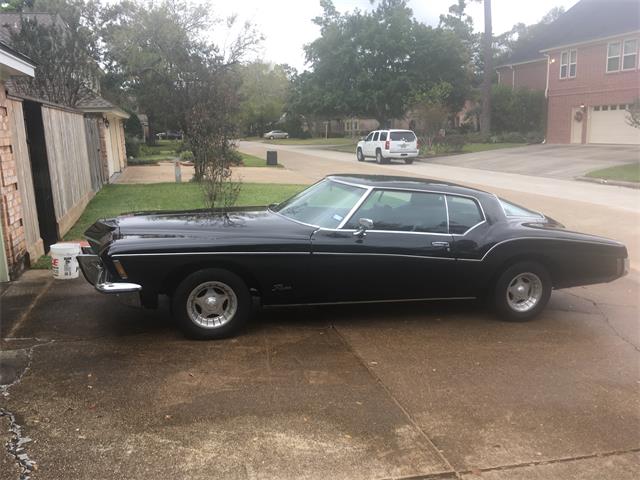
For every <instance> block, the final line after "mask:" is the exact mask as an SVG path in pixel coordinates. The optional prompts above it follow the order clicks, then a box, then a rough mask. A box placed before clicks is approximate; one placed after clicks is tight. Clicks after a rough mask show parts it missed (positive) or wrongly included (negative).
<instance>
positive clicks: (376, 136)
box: [373, 132, 379, 142]
mask: <svg viewBox="0 0 640 480" xmlns="http://www.w3.org/2000/svg"><path fill="white" fill-rule="evenodd" d="M378 133H379V132H376V133H374V134H373V141H374V142H377V141H378Z"/></svg>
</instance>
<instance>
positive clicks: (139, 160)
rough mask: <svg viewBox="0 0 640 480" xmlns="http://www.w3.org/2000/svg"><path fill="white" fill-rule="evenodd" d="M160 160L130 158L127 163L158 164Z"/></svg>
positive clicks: (132, 164) (133, 164) (134, 164)
mask: <svg viewBox="0 0 640 480" xmlns="http://www.w3.org/2000/svg"><path fill="white" fill-rule="evenodd" d="M157 164H158V161H157V160H153V159H151V158H130V159H129V160H127V165H129V166H136V165H138V166H140V165H157Z"/></svg>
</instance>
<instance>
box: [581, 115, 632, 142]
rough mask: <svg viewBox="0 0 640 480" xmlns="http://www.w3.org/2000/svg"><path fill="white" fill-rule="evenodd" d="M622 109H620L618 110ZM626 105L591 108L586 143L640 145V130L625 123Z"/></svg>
mask: <svg viewBox="0 0 640 480" xmlns="http://www.w3.org/2000/svg"><path fill="white" fill-rule="evenodd" d="M620 107H622V108H620ZM625 107H626V105H599V106H595V107H591V109H590V112H589V113H590V115H589V129H588V139H587V141H588V143H618V144H627V145H629V144H631V145H639V144H640V129H638V128H634V127H632V126H631V125H629V124H628V123H627V115H628V113H627V111H626V109H625Z"/></svg>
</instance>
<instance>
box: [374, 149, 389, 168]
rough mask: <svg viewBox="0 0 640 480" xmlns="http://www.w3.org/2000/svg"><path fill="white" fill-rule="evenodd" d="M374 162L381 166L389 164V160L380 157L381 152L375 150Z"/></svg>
mask: <svg viewBox="0 0 640 480" xmlns="http://www.w3.org/2000/svg"><path fill="white" fill-rule="evenodd" d="M376 162H378V163H379V164H381V165H382V164H384V163H389V160H388V159H387V158H384V157H383V156H382V150H377V151H376Z"/></svg>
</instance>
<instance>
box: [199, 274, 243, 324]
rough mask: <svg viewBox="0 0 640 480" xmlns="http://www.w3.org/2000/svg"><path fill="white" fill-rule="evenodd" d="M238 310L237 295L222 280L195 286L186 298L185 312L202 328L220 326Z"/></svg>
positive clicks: (227, 321) (228, 320)
mask: <svg viewBox="0 0 640 480" xmlns="http://www.w3.org/2000/svg"><path fill="white" fill-rule="evenodd" d="M237 311H238V297H237V296H236V294H235V292H234V291H233V289H232V288H231V287H230V286H229V285H227V284H226V283H223V282H205V283H201V284H200V285H198V286H197V287H195V288H194V289H193V290H192V291H191V294H190V295H189V298H188V299H187V314H188V315H189V318H191V321H192V322H193V323H195V324H196V325H198V326H199V327H202V328H212V329H213V328H220V327H222V326H223V325H226V324H227V323H229V322H230V321H231V320H232V319H233V317H234V316H235V314H236V312H237Z"/></svg>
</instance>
